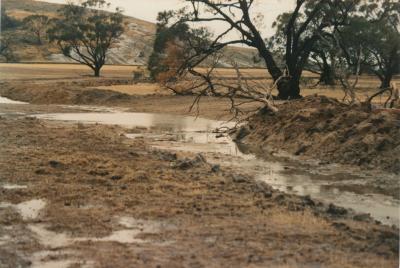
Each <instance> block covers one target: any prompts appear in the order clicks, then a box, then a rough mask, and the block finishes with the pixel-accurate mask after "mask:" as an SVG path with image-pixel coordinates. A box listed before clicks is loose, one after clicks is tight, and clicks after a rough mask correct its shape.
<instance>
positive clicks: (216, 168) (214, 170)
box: [211, 165, 221, 173]
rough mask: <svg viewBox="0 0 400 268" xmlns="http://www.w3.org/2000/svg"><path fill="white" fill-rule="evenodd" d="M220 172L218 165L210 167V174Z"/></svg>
mask: <svg viewBox="0 0 400 268" xmlns="http://www.w3.org/2000/svg"><path fill="white" fill-rule="evenodd" d="M220 170H221V166H220V165H213V166H212V167H211V172H214V173H216V172H219V171H220Z"/></svg>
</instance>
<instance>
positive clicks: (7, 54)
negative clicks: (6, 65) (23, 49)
mask: <svg viewBox="0 0 400 268" xmlns="http://www.w3.org/2000/svg"><path fill="white" fill-rule="evenodd" d="M13 45H14V43H13V37H12V36H11V35H10V34H9V33H2V34H1V36H0V58H2V59H4V60H5V61H6V62H15V61H17V60H18V59H17V57H16V55H15V54H14V51H13Z"/></svg>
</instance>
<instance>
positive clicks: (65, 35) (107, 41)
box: [48, 0, 124, 77]
mask: <svg viewBox="0 0 400 268" xmlns="http://www.w3.org/2000/svg"><path fill="white" fill-rule="evenodd" d="M109 5H110V4H109V3H107V2H106V1H105V0H86V1H84V2H81V4H79V5H75V4H73V3H69V4H67V5H65V6H64V7H62V8H61V9H60V10H59V16H60V18H58V19H54V20H52V22H51V24H52V26H51V28H50V29H49V30H48V35H49V38H50V41H52V42H55V43H56V44H57V45H58V46H59V48H60V50H61V51H62V53H63V54H64V55H65V56H67V57H69V58H71V59H73V60H74V61H77V62H79V63H82V64H85V65H87V66H89V67H90V68H91V69H92V70H93V71H94V75H95V76H96V77H97V76H100V70H101V68H102V67H103V65H104V64H105V62H106V57H107V51H108V50H109V49H110V48H111V47H112V46H113V45H114V44H115V43H117V42H118V38H119V37H120V36H121V35H122V33H123V31H124V27H123V15H122V11H121V10H120V9H119V8H117V9H116V10H115V12H105V11H103V10H102V9H103V8H105V7H107V6H109Z"/></svg>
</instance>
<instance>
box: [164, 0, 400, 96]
mask: <svg viewBox="0 0 400 268" xmlns="http://www.w3.org/2000/svg"><path fill="white" fill-rule="evenodd" d="M187 2H188V3H189V4H188V5H187V7H186V8H184V9H182V10H178V11H175V12H173V13H169V14H170V18H169V20H173V19H175V22H174V23H172V25H174V26H175V25H194V26H196V25H198V24H202V23H205V22H206V23H209V22H218V23H221V22H222V23H224V24H225V25H226V29H225V30H221V31H220V32H219V33H216V34H215V35H214V36H208V42H206V43H203V47H199V46H196V45H195V44H192V43H189V45H190V46H191V51H194V52H195V53H194V54H189V55H188V56H187V55H180V56H181V57H180V59H179V60H180V62H181V63H182V64H181V66H180V67H178V68H175V69H176V70H177V73H176V75H177V76H181V75H182V74H187V73H190V74H194V72H193V70H194V68H195V67H197V66H201V65H208V66H209V64H204V63H205V62H206V61H207V60H208V59H209V57H214V56H215V55H216V54H218V53H219V52H221V51H223V49H224V48H226V47H227V46H230V45H243V46H248V47H252V48H255V49H256V50H257V51H258V54H259V57H260V58H261V59H262V60H263V61H264V62H265V65H266V66H267V70H268V72H269V74H270V75H271V76H272V78H273V80H274V83H273V85H272V86H273V87H276V89H277V90H278V96H277V97H278V98H279V99H296V98H300V97H301V88H300V83H301V81H303V80H304V79H302V78H303V72H304V71H305V70H311V71H313V72H317V73H319V74H320V83H324V84H327V85H334V84H336V83H337V81H340V82H341V84H342V86H343V88H344V90H345V91H346V92H349V95H350V96H351V101H352V102H354V100H355V96H354V94H353V92H354V88H355V86H356V85H357V81H358V79H357V78H358V75H360V73H361V71H367V72H369V73H374V74H376V75H377V76H378V77H379V78H380V79H381V80H382V87H389V86H390V80H391V78H392V77H393V74H395V73H398V71H399V70H398V68H399V67H398V66H399V60H398V59H399V55H400V50H399V45H398V44H399V43H400V42H399V32H398V25H399V12H398V11H399V9H400V4H399V3H396V2H394V1H390V0H379V1H373V2H371V1H369V2H366V1H353V0H351V1H349V0H340V1H330V0H328V1H326V0H319V1H314V0H299V1H296V2H295V4H294V6H293V9H292V11H290V12H286V13H283V14H281V15H280V16H279V17H278V18H277V20H276V21H275V23H274V24H273V27H274V28H275V31H276V32H275V34H274V35H273V37H271V38H269V39H267V40H265V39H264V38H263V37H262V34H261V32H260V25H261V22H262V15H261V14H257V15H256V16H253V15H252V14H254V6H255V5H254V1H247V0H237V1H228V2H219V1H211V0H189V1H187ZM171 14H173V15H171ZM172 18H173V19H172ZM360 21H362V23H360ZM188 31H190V30H188ZM232 36H238V38H236V39H232ZM166 47H167V46H164V47H163V48H164V51H165V50H166V49H165V48H166ZM171 52H173V53H175V51H173V50H171ZM185 56H187V57H185ZM163 57H164V58H165V57H166V56H165V55H164V56H163ZM158 62H160V61H158ZM173 64H175V62H174V63H173ZM215 66H216V65H214V66H212V67H211V68H213V67H215ZM233 66H235V63H233ZM183 68H185V69H186V70H187V72H183V71H182V69H183ZM163 69H167V70H170V69H168V67H165V66H163V68H162V69H161V70H163ZM354 76H355V79H354V80H355V81H350V78H351V79H353V77H354ZM198 77H201V76H200V75H199V76H198ZM202 77H203V80H204V83H203V86H204V87H206V88H204V87H203V90H200V92H201V93H202V94H210V92H211V94H214V92H215V86H221V85H220V84H219V83H218V81H216V82H214V83H211V82H210V80H212V79H213V77H212V75H211V74H203V75H202ZM266 77H267V75H266ZM183 79H188V77H184V78H183ZM189 79H190V78H189ZM239 80H241V78H240V75H238V83H237V84H238V85H239V86H236V87H231V86H230V85H226V86H225V88H226V90H228V91H231V92H236V93H239V92H240V94H241V95H243V94H244V95H245V96H246V97H247V98H250V99H253V100H257V101H259V100H261V99H262V100H265V98H269V97H270V96H268V94H269V93H270V92H271V90H270V89H268V90H266V91H265V92H264V93H260V92H257V90H254V89H249V88H248V85H240V84H241V82H240V81H239ZM245 86H246V87H247V88H245ZM233 88H234V89H233ZM259 93H260V94H259ZM229 96H230V97H233V96H232V94H230V95H229ZM263 102H264V101H263Z"/></svg>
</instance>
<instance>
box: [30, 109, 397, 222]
mask: <svg viewBox="0 0 400 268" xmlns="http://www.w3.org/2000/svg"><path fill="white" fill-rule="evenodd" d="M36 117H38V118H40V119H46V120H60V121H68V122H80V123H99V124H111V125H120V126H124V127H127V128H137V127H139V128H146V129H147V130H146V131H144V133H128V134H126V135H127V136H128V137H129V138H136V139H138V138H146V139H147V140H150V141H151V144H152V146H153V147H154V148H159V149H166V150H174V151H177V150H180V151H189V152H201V153H204V154H206V155H207V158H208V159H209V160H210V161H212V162H213V163H220V164H222V165H224V166H229V167H231V168H233V169H235V170H237V171H239V172H244V173H248V174H252V175H254V176H255V177H256V178H257V179H259V180H262V181H265V182H267V183H269V184H270V185H272V186H273V187H274V188H276V189H279V190H281V191H284V192H288V193H294V194H298V195H310V196H311V197H313V198H317V199H319V200H321V201H324V202H330V203H335V204H337V205H340V206H343V207H346V208H351V209H353V210H355V211H356V212H358V213H369V214H371V215H372V216H373V217H374V218H375V219H377V220H379V221H381V222H383V223H385V224H394V225H397V226H399V207H400V201H399V200H398V199H394V198H392V197H390V196H385V195H378V194H360V193H358V191H356V189H357V188H358V187H360V186H363V185H365V182H366V181H367V180H373V179H375V178H374V177H373V176H369V177H368V175H366V174H364V175H365V176H363V175H360V174H357V175H356V174H352V173H351V172H347V173H346V172H340V173H337V170H338V168H337V167H332V168H331V169H325V170H318V168H317V167H316V168H315V169H313V170H310V169H308V170H307V169H302V168H301V167H298V166H296V165H294V166H293V165H290V164H288V163H283V162H279V161H274V160H272V161H271V160H268V161H267V160H263V159H259V158H257V157H256V156H255V155H253V154H246V153H243V152H242V151H241V150H240V148H239V147H238V146H237V145H236V144H235V143H234V142H233V141H232V140H231V139H230V138H229V137H219V136H220V135H219V134H217V133H214V130H215V129H216V128H218V127H231V126H232V125H233V124H224V123H223V122H220V121H214V120H208V119H203V118H194V117H187V116H176V115H166V114H150V113H117V112H114V113H62V114H41V115H36ZM387 176H391V175H387ZM389 179H390V178H389ZM391 179H392V181H393V178H391Z"/></svg>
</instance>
